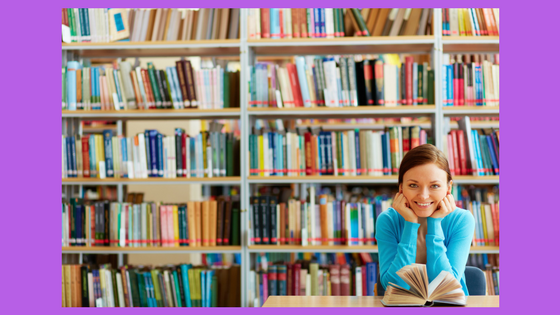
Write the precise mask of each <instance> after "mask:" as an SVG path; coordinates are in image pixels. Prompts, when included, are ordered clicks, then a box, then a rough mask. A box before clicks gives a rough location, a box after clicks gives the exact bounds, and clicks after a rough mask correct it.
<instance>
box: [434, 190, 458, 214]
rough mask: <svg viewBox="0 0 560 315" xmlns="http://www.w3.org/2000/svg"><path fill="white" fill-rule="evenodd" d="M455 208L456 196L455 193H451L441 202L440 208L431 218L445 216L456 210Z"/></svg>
mask: <svg viewBox="0 0 560 315" xmlns="http://www.w3.org/2000/svg"><path fill="white" fill-rule="evenodd" d="M455 208H456V205H455V198H453V195H451V194H449V195H447V196H445V198H443V199H442V200H441V201H440V202H439V204H438V209H437V210H436V211H434V213H432V215H431V216H430V218H434V219H438V218H445V216H446V215H448V214H450V213H451V212H453V211H455Z"/></svg>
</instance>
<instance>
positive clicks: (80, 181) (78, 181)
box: [62, 176, 241, 186]
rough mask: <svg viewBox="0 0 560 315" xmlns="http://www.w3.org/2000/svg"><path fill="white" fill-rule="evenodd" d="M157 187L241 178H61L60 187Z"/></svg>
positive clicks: (213, 183) (217, 183) (238, 181)
mask: <svg viewBox="0 0 560 315" xmlns="http://www.w3.org/2000/svg"><path fill="white" fill-rule="evenodd" d="M119 184H123V185H130V184H133V185H138V184H146V185H158V184H164V185H169V184H203V185H211V186H220V185H240V184H241V177H239V176H231V177H212V178H160V177H154V178H105V179H100V178H63V179H62V185H119Z"/></svg>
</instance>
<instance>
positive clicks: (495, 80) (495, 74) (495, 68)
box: [492, 65, 500, 106]
mask: <svg viewBox="0 0 560 315" xmlns="http://www.w3.org/2000/svg"><path fill="white" fill-rule="evenodd" d="M492 85H493V88H494V93H493V95H494V104H493V105H494V106H499V105H500V65H492Z"/></svg>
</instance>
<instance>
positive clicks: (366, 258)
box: [359, 253, 373, 265]
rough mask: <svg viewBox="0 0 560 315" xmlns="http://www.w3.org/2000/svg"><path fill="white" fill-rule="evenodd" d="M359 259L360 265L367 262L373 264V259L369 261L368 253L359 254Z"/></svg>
mask: <svg viewBox="0 0 560 315" xmlns="http://www.w3.org/2000/svg"><path fill="white" fill-rule="evenodd" d="M359 255H360V258H362V263H363V264H364V265H365V264H367V263H368V262H373V259H371V256H370V255H369V254H368V253H360V254H359Z"/></svg>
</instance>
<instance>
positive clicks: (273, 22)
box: [270, 8, 280, 39]
mask: <svg viewBox="0 0 560 315" xmlns="http://www.w3.org/2000/svg"><path fill="white" fill-rule="evenodd" d="M270 38H273V39H278V38H280V11H279V10H278V9H273V8H271V9H270Z"/></svg>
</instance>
